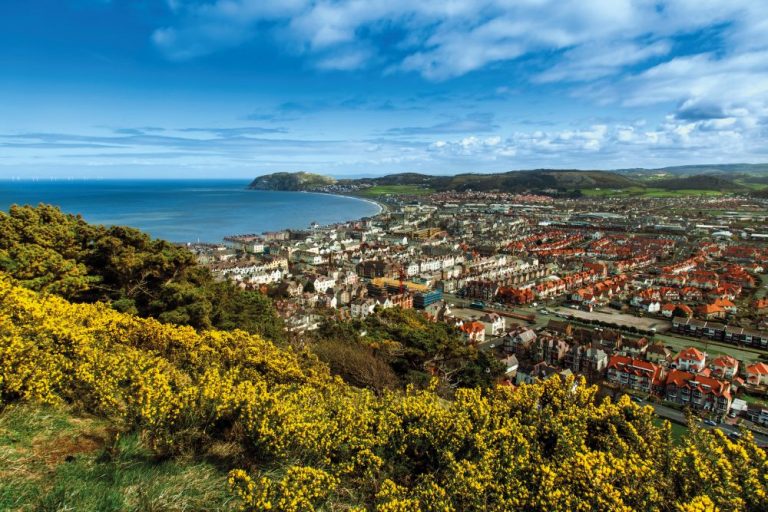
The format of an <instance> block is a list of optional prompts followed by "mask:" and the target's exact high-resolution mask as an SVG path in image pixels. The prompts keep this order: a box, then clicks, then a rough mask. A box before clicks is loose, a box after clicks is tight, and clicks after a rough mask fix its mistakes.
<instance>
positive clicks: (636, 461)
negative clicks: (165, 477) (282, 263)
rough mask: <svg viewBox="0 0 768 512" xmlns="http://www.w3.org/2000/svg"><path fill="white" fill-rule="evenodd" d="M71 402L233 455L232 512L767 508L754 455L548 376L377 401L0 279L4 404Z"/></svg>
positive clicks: (196, 336)
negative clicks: (231, 450)
mask: <svg viewBox="0 0 768 512" xmlns="http://www.w3.org/2000/svg"><path fill="white" fill-rule="evenodd" d="M17 401H27V402H42V403H48V404H58V403H67V404H70V405H71V406H75V407H80V408H82V409H84V410H87V411H90V412H93V413H96V414H99V415H101V416H103V417H105V418H109V419H110V420H111V421H112V422H113V423H114V424H115V425H116V426H118V427H119V428H120V429H122V430H124V431H132V432H136V433H139V434H140V435H142V436H143V437H144V438H146V439H148V440H149V442H150V443H151V445H152V446H153V447H154V450H155V451H156V452H157V453H158V454H160V455H163V456H174V455H176V454H179V453H184V454H186V455H187V456H190V455H192V456H194V455H195V454H200V453H203V452H204V451H205V450H206V449H207V447H209V446H211V445H212V444H215V443H219V444H221V443H222V442H223V443H229V444H232V445H236V446H238V447H239V449H238V450H237V455H236V456H235V455H233V456H232V459H231V460H230V463H231V467H232V468H233V471H232V472H231V473H230V482H229V484H230V487H231V489H232V491H233V492H234V493H235V495H236V496H237V497H238V500H239V503H240V504H241V506H242V507H243V509H244V510H254V511H255V510H278V511H311V510H381V511H418V510H424V511H437V510H440V511H446V510H447V511H472V510H475V511H483V510H498V511H508V510H541V511H544V510H547V511H550V510H583V511H593V510H605V511H614V510H627V511H629V510H661V511H666V510H715V507H717V509H719V510H724V511H736V510H747V511H761V510H768V498H766V488H767V486H768V481H766V475H767V474H768V472H767V471H766V470H768V466H767V465H766V464H767V461H766V456H765V454H764V453H763V451H762V450H761V449H759V448H757V447H756V446H755V444H754V443H753V441H752V439H751V437H750V435H749V434H746V435H745V436H744V438H743V439H741V440H739V441H738V442H733V441H731V440H729V439H728V438H726V437H725V436H723V435H722V433H720V432H719V431H712V432H710V431H703V430H697V429H695V428H694V429H693V430H692V433H691V435H690V436H688V437H686V438H684V441H683V443H682V445H680V446H678V445H675V444H673V443H672V441H671V433H670V429H669V428H668V425H667V427H666V428H658V427H656V426H654V423H653V418H654V416H653V412H652V410H651V409H650V408H649V407H645V408H642V407H639V406H638V405H637V404H634V403H632V402H631V401H630V400H628V399H627V398H626V397H624V398H621V399H619V400H618V401H616V402H614V401H610V400H603V401H598V400H597V399H596V396H595V389H594V388H591V387H586V386H585V385H583V383H581V382H575V381H574V380H573V379H569V380H566V381H562V380H561V379H559V378H553V379H550V380H547V381H545V382H542V383H539V384H534V385H527V386H521V387H519V388H517V389H514V390H513V389H510V388H506V387H497V388H491V389H487V390H481V389H477V388H464V389H458V390H456V393H455V395H454V397H453V398H452V399H451V400H446V399H444V398H442V397H441V396H440V395H438V394H437V393H436V392H435V391H434V390H433V389H415V388H409V389H408V390H407V391H405V392H400V391H387V390H382V391H380V394H379V395H377V394H375V393H374V392H373V391H369V390H367V389H362V388H357V387H354V386H350V385H348V384H345V383H344V382H343V381H341V380H340V379H339V378H335V377H332V376H331V375H330V373H329V371H328V369H327V367H326V366H325V365H324V364H322V363H321V362H319V360H317V359H316V358H315V357H314V356H313V355H311V354H308V353H301V352H294V351H291V350H286V349H281V348H278V347H277V346H275V345H274V344H273V343H271V342H269V341H266V340H264V339H263V338H261V337H259V336H257V335H250V334H247V333H245V332H243V331H232V332H222V331H216V330H209V331H203V332H198V331H195V330H194V329H192V328H189V327H178V326H173V325H169V324H163V323H160V322H158V321H156V320H152V319H142V318H139V317H136V316H132V315H129V314H125V313H120V312H117V311H115V310H114V309H111V308H109V307H107V306H105V305H99V304H71V303H69V302H67V301H65V300H64V299H62V298H60V297H57V296H54V295H39V294H38V293H36V292H33V291H30V290H28V289H26V288H23V287H20V286H18V285H17V284H16V283H15V282H14V281H13V280H12V279H10V278H8V277H7V276H2V277H0V402H1V403H0V407H2V404H8V403H10V402H17Z"/></svg>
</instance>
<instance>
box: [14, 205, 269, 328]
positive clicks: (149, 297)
mask: <svg viewBox="0 0 768 512" xmlns="http://www.w3.org/2000/svg"><path fill="white" fill-rule="evenodd" d="M0 271H4V272H6V273H7V274H9V275H10V276H12V277H13V278H15V279H17V280H18V282H19V283H20V284H21V285H23V286H25V287H27V288H30V289H32V290H35V291H41V292H46V293H54V294H56V295H59V296H61V297H64V298H65V299H67V300H71V301H73V302H87V303H93V302H105V303H108V304H111V305H112V306H113V307H114V309H117V310H119V311H123V312H128V313H134V314H137V315H140V316H144V317H153V318H157V319H160V320H161V321H163V322H166V323H174V324H180V325H190V326H193V327H195V328H198V329H209V328H212V327H215V328H218V329H233V328H235V327H237V328H239V329H242V330H245V331H248V332H252V333H257V334H262V335H264V336H267V337H269V338H270V339H272V340H273V341H279V340H281V339H282V337H283V328H282V320H281V319H280V318H279V317H278V316H277V315H276V314H275V311H274V308H273V307H272V303H271V301H270V300H269V299H268V298H267V297H265V296H263V295H261V294H260V293H257V292H254V291H243V290H240V289H239V288H237V287H236V286H235V285H233V284H232V283H229V282H216V281H215V280H214V279H213V276H212V275H211V273H210V272H209V271H208V269H207V268H205V267H203V266H201V265H198V264H197V262H196V261H195V257H194V255H193V254H192V253H191V252H190V251H188V250H187V249H186V248H184V247H179V246H176V245H173V244H170V243H168V242H166V241H164V240H157V239H152V238H151V237H149V235H147V234H145V233H142V232H141V231H139V230H137V229H133V228H128V227H122V226H111V227H105V226H97V225H91V224H88V223H86V222H85V221H84V220H83V219H82V218H80V217H79V216H74V215H68V214H65V213H62V212H61V210H59V209H58V208H56V207H54V206H49V205H40V206H38V207H31V206H12V207H11V208H10V210H9V212H8V213H5V212H0Z"/></svg>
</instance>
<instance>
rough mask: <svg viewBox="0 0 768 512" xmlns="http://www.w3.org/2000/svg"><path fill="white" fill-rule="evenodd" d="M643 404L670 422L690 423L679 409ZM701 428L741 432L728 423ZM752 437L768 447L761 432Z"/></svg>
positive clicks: (765, 438)
mask: <svg viewBox="0 0 768 512" xmlns="http://www.w3.org/2000/svg"><path fill="white" fill-rule="evenodd" d="M643 404H647V405H650V406H651V407H653V410H654V412H655V413H656V415H657V416H660V417H662V418H665V419H668V420H670V421H674V422H675V423H681V424H683V425H687V423H688V421H687V419H686V418H685V414H683V412H682V411H679V410H677V409H673V408H672V407H667V406H666V405H661V404H652V403H648V402H643ZM701 426H702V427H703V428H706V429H713V428H717V429H720V430H722V431H723V432H724V433H725V434H726V435H727V434H729V433H731V432H739V427H735V426H733V425H728V424H727V423H721V424H719V425H718V426H716V427H713V426H710V425H706V424H704V423H701ZM752 435H753V436H754V438H755V442H756V443H757V444H759V445H760V446H768V436H767V435H765V434H761V433H759V432H752Z"/></svg>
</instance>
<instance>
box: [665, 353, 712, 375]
mask: <svg viewBox="0 0 768 512" xmlns="http://www.w3.org/2000/svg"><path fill="white" fill-rule="evenodd" d="M672 363H673V364H674V365H675V368H677V369H678V370H683V371H685V372H695V373H699V372H701V371H704V368H705V367H706V363H707V354H705V353H704V352H702V351H700V350H697V349H695V348H693V347H688V348H686V349H683V350H681V351H680V353H679V354H677V357H676V358H675V360H674V361H672Z"/></svg>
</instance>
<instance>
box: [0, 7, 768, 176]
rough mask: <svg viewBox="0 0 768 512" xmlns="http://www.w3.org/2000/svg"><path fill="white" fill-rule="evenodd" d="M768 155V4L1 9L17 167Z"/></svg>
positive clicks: (200, 170) (3, 163)
mask: <svg viewBox="0 0 768 512" xmlns="http://www.w3.org/2000/svg"><path fill="white" fill-rule="evenodd" d="M767 161H768V1H764V0H675V1H671V0H669V1H665V0H418V1H414V0H407V1H406V0H314V1H311V0H278V1H274V0H23V1H19V0H0V178H48V177H57V178H126V177H135V178H208V177H210V178H224V177H237V178H251V177H253V176H257V175H261V174H266V173H270V172H276V171H300V170H301V171H311V172H318V173H322V174H328V175H333V176H370V175H381V174H388V173H395V172H424V173H429V174H453V173H458V172H498V171H509V170H516V169H533V168H582V169H615V168H634V167H663V166H670V165H685V164H700V163H741V162H751V163H761V162H767Z"/></svg>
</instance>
